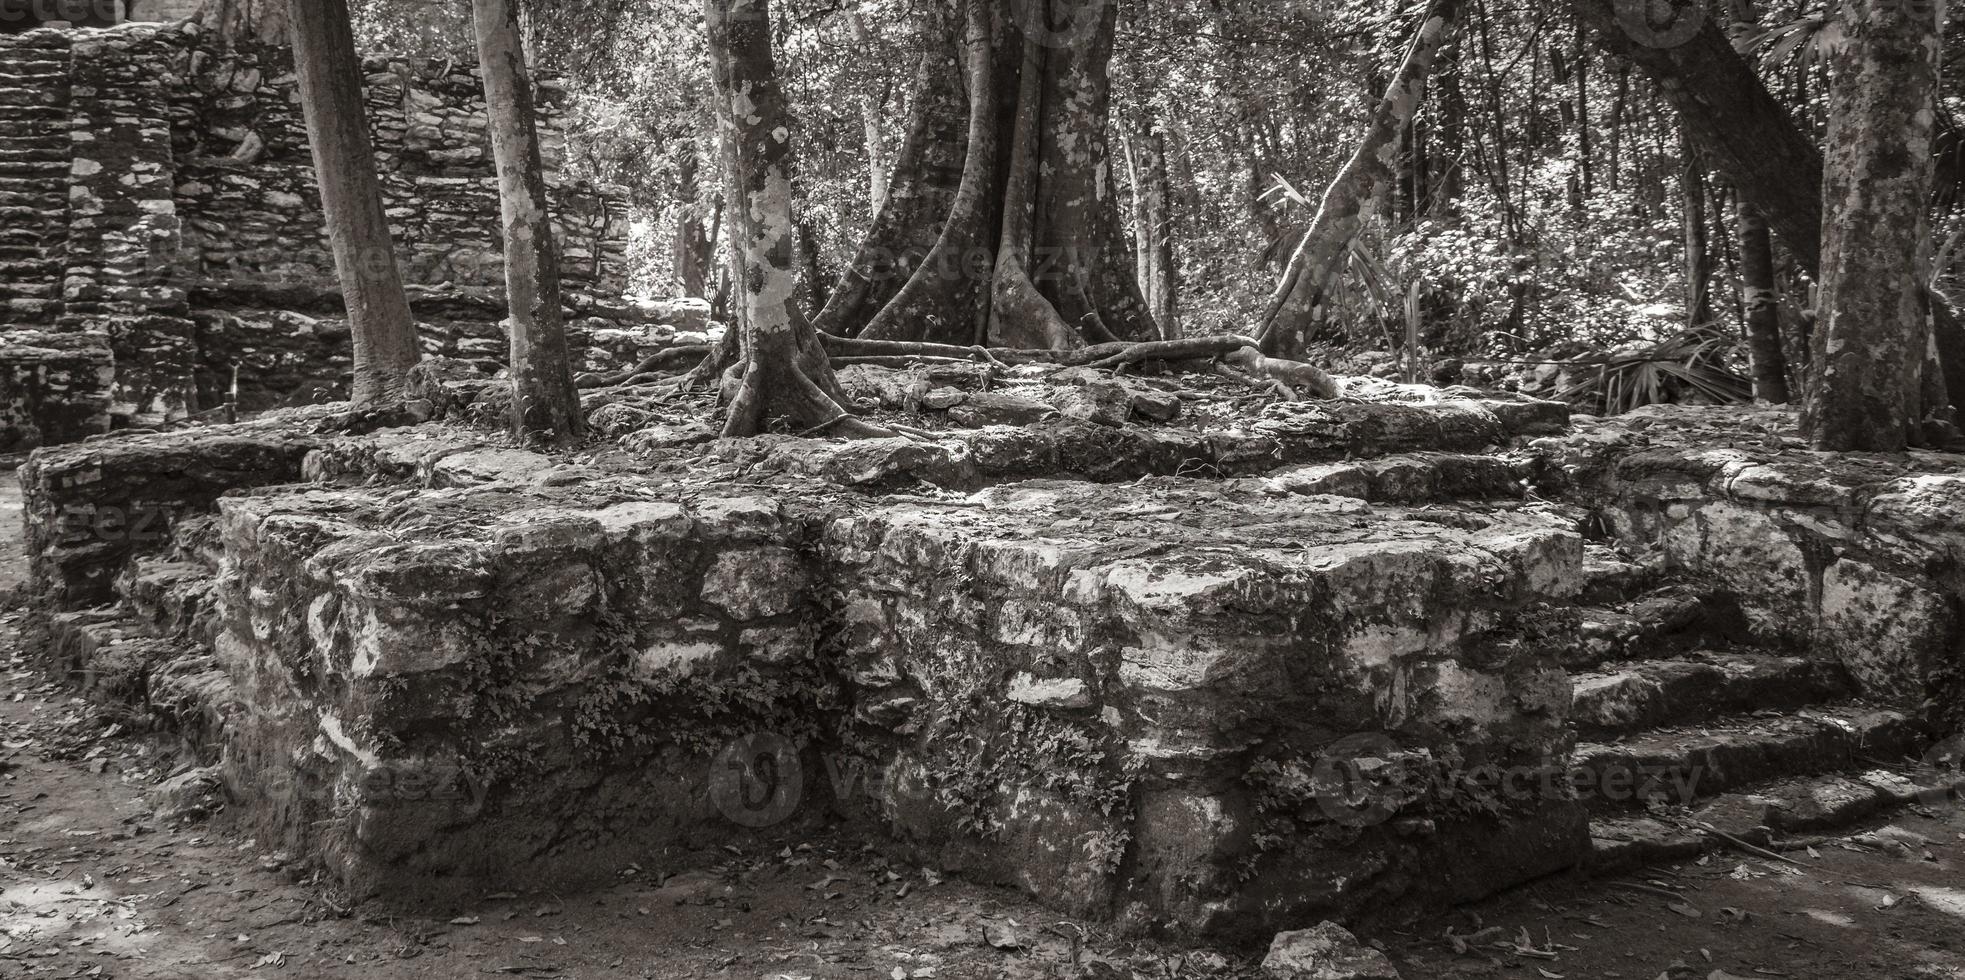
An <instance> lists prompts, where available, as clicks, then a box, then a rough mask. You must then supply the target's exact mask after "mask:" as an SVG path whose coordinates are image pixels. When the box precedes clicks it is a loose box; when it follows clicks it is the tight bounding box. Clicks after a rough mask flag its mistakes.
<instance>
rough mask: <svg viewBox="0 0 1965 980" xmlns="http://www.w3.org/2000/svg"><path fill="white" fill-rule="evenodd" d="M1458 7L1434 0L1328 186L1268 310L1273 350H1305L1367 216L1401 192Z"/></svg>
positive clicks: (1267, 338)
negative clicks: (1404, 160)
mask: <svg viewBox="0 0 1965 980" xmlns="http://www.w3.org/2000/svg"><path fill="white" fill-rule="evenodd" d="M1455 6H1456V4H1455V0H1434V2H1433V5H1432V7H1431V9H1429V10H1428V11H1427V12H1426V17H1425V20H1424V21H1422V22H1421V23H1420V26H1419V32H1418V35H1417V36H1415V37H1414V38H1413V41H1412V46H1411V48H1410V49H1408V51H1407V52H1406V58H1405V63H1404V64H1402V65H1400V66H1399V70H1398V72H1397V73H1396V74H1395V75H1394V76H1393V77H1392V84H1391V87H1390V88H1388V89H1387V90H1386V92H1385V97H1384V99H1382V100H1380V102H1379V103H1378V107H1377V109H1376V110H1375V111H1374V112H1373V113H1372V119H1371V125H1370V128H1368V129H1367V130H1366V131H1365V136H1364V139H1363V140H1362V141H1361V142H1360V143H1359V145H1358V151H1357V153H1356V154H1354V155H1353V156H1352V157H1351V162H1349V163H1347V164H1345V166H1344V169H1343V170H1341V171H1339V172H1338V175H1337V178H1336V179H1335V180H1333V181H1331V184H1330V187H1329V188H1328V189H1327V190H1325V192H1324V199H1323V203H1322V204H1321V205H1319V206H1318V208H1317V217H1316V218H1315V220H1313V221H1312V222H1311V224H1310V231H1309V232H1308V233H1307V234H1305V235H1304V236H1303V243H1302V244H1301V245H1299V246H1298V247H1297V250H1296V254H1295V255H1294V256H1292V257H1291V258H1290V263H1289V267H1288V268H1287V269H1286V270H1285V271H1284V273H1283V280H1282V283H1281V284H1280V285H1279V286H1277V287H1276V292H1275V294H1274V296H1272V297H1271V298H1270V300H1269V307H1268V311H1267V312H1266V313H1265V314H1264V316H1263V319H1262V324H1261V329H1260V331H1259V333H1258V334H1257V336H1258V337H1260V339H1261V340H1262V345H1263V351H1264V352H1265V353H1268V354H1271V355H1278V354H1281V355H1293V354H1295V353H1297V351H1298V348H1299V347H1300V346H1301V344H1302V343H1303V340H1304V338H1305V337H1307V336H1308V335H1309V328H1310V324H1311V318H1312V316H1313V314H1314V312H1315V310H1316V307H1317V304H1318V303H1319V302H1320V301H1321V300H1322V297H1323V294H1324V289H1325V287H1326V286H1328V285H1329V284H1330V281H1331V277H1332V276H1334V275H1336V274H1337V272H1338V269H1339V267H1340V266H1341V265H1342V264H1343V262H1344V257H1345V254H1346V253H1347V252H1348V251H1349V250H1350V248H1351V243H1352V242H1353V241H1354V240H1356V239H1357V237H1358V234H1359V232H1360V231H1362V230H1363V229H1364V224H1365V221H1366V219H1368V218H1369V217H1371V216H1372V215H1374V214H1376V213H1378V210H1379V208H1380V207H1381V202H1382V201H1383V200H1385V199H1386V197H1387V195H1390V194H1393V193H1396V192H1397V179H1398V173H1397V169H1398V155H1399V137H1400V134H1401V133H1403V132H1405V130H1406V128H1407V127H1408V126H1410V125H1411V124H1412V118H1413V115H1414V114H1415V113H1416V112H1417V111H1418V110H1419V102H1420V99H1421V98H1423V97H1424V95H1425V93H1426V81H1427V78H1428V77H1429V76H1431V74H1432V71H1433V62H1434V60H1435V58H1436V57H1437V55H1438V54H1439V51H1440V46H1441V44H1442V43H1444V42H1445V40H1446V36H1447V33H1448V31H1450V30H1451V29H1452V27H1453V20H1454V13H1455Z"/></svg>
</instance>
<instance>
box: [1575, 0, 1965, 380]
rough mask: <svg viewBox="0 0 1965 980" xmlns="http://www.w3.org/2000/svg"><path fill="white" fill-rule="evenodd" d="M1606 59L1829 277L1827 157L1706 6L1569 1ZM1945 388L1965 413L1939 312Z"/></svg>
mask: <svg viewBox="0 0 1965 980" xmlns="http://www.w3.org/2000/svg"><path fill="white" fill-rule="evenodd" d="M1570 3H1571V6H1572V7H1573V8H1574V9H1575V10H1576V12H1577V13H1578V15H1580V16H1581V17H1582V18H1583V21H1584V23H1586V24H1588V25H1590V28H1591V32H1592V36H1593V37H1595V39H1596V41H1597V43H1598V45H1599V46H1601V47H1602V48H1603V49H1604V50H1605V51H1606V52H1608V53H1610V54H1612V55H1615V56H1617V57H1619V58H1621V59H1625V60H1627V61H1629V62H1631V63H1632V64H1635V65H1637V66H1638V67H1639V68H1641V69H1643V71H1644V72H1645V73H1646V74H1647V75H1649V76H1651V78H1652V80H1653V81H1654V82H1656V83H1657V85H1658V87H1659V88H1660V89H1661V90H1662V91H1663V92H1664V94H1665V96H1666V98H1668V99H1669V100H1670V101H1671V103H1672V105H1673V107H1674V108H1676V109H1677V110H1678V115H1679V120H1680V125H1682V126H1685V127H1687V129H1688V130H1689V131H1690V132H1691V135H1692V138H1693V141H1694V142H1695V143H1696V144H1698V146H1699V148H1700V149H1701V150H1703V151H1705V155H1706V160H1707V162H1708V163H1709V164H1710V165H1711V166H1712V167H1713V168H1714V169H1715V170H1718V171H1719V172H1720V173H1722V174H1724V175H1725V177H1726V180H1727V183H1729V184H1731V185H1732V186H1733V187H1734V188H1735V189H1736V190H1738V191H1739V193H1740V195H1741V197H1742V198H1743V199H1744V200H1745V201H1746V202H1747V203H1749V204H1752V205H1753V206H1754V207H1755V208H1756V209H1758V210H1759V211H1760V213H1761V214H1762V215H1764V216H1766V218H1767V223H1768V226H1769V227H1770V228H1772V229H1773V231H1774V233H1775V234H1776V235H1778V236H1780V238H1781V241H1782V243H1783V244H1785V245H1786V246H1787V249H1788V252H1789V253H1790V254H1792V255H1793V256H1794V257H1795V259H1796V261H1798V262H1800V263H1801V267H1802V268H1803V269H1804V270H1806V271H1807V272H1809V273H1810V274H1811V275H1815V274H1818V273H1819V272H1820V270H1821V269H1822V229H1823V224H1822V201H1823V182H1822V172H1823V163H1822V154H1821V151H1820V150H1819V149H1817V148H1816V146H1815V143H1814V141H1813V140H1812V139H1811V138H1810V137H1809V136H1808V134H1807V133H1806V132H1804V131H1803V130H1802V128H1801V127H1800V125H1799V124H1798V123H1796V121H1795V118H1794V116H1793V115H1792V114H1790V113H1789V112H1788V110H1787V109H1786V108H1785V107H1784V106H1782V105H1781V103H1780V102H1779V101H1778V100H1776V99H1775V98H1774V96H1773V94H1772V93H1770V92H1769V91H1768V90H1767V86H1766V85H1765V84H1763V83H1762V82H1761V80H1760V76H1758V75H1756V74H1755V73H1754V70H1753V68H1752V66H1750V65H1749V64H1747V62H1746V61H1745V60H1744V59H1742V58H1741V57H1740V56H1739V55H1738V54H1737V53H1736V52H1735V51H1734V50H1733V44H1732V42H1731V41H1729V40H1728V39H1727V37H1726V34H1725V32H1724V31H1722V30H1721V29H1720V27H1719V25H1718V24H1717V23H1715V22H1714V21H1713V20H1712V18H1711V17H1710V16H1708V15H1707V14H1706V12H1705V7H1704V5H1703V4H1700V3H1696V2H1692V0H1677V2H1676V3H1675V5H1672V6H1670V10H1671V11H1672V12H1673V13H1672V16H1670V17H1667V18H1664V19H1662V20H1658V21H1651V20H1647V19H1645V18H1644V17H1643V15H1642V14H1634V13H1633V11H1642V10H1644V9H1646V8H1645V5H1643V4H1634V3H1631V2H1630V0H1570ZM1931 316H1932V320H1933V321H1934V327H1935V332H1934V336H1935V338H1936V343H1937V346H1938V350H1939V354H1940V360H1941V363H1942V369H1943V371H1944V375H1945V388H1946V390H1947V392H1948V393H1949V395H1950V397H1951V402H1952V404H1953V405H1954V406H1965V324H1961V323H1960V322H1959V318H1958V316H1957V314H1955V313H1954V312H1953V311H1952V310H1951V308H1950V307H1949V306H1947V305H1946V304H1945V303H1944V302H1942V301H1934V302H1933V303H1932V304H1931Z"/></svg>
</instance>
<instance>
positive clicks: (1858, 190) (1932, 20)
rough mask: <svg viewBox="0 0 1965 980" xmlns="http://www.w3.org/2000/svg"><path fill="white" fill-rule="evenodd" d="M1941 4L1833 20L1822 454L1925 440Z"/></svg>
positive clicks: (1815, 429)
mask: <svg viewBox="0 0 1965 980" xmlns="http://www.w3.org/2000/svg"><path fill="white" fill-rule="evenodd" d="M1942 7H1943V5H1941V4H1918V3H1903V2H1900V0H1846V2H1844V3H1843V4H1842V6H1841V8H1840V9H1839V11H1838V13H1837V14H1836V19H1835V21H1833V22H1832V24H1831V26H1830V28H1829V30H1831V31H1833V32H1835V33H1834V34H1831V35H1830V40H1831V41H1832V42H1833V43H1834V55H1833V57H1832V62H1831V63H1832V65H1833V82H1832V83H1831V86H1830V96H1829V105H1830V116H1829V132H1828V154H1827V179H1826V180H1825V182H1824V184H1823V208H1824V210H1825V211H1826V212H1827V214H1828V221H1827V223H1826V224H1824V226H1823V230H1822V276H1821V282H1822V298H1821V302H1820V305H1819V306H1818V307H1817V312H1818V316H1819V318H1820V321H1819V324H1818V327H1817V329H1816V332H1815V337H1816V340H1815V359H1814V360H1815V372H1816V377H1815V383H1814V384H1813V385H1812V386H1811V390H1810V391H1809V395H1808V408H1807V411H1806V412H1804V413H1803V416H1802V427H1803V430H1804V431H1806V432H1807V433H1808V436H1809V438H1810V439H1811V441H1813V443H1814V444H1815V447H1816V448H1817V449H1825V450H1837V451H1863V452H1896V451H1899V450H1902V449H1904V448H1906V447H1907V446H1909V445H1911V444H1912V443H1915V442H1918V441H1919V431H1918V429H1919V422H1920V420H1921V419H1922V418H1923V416H1924V412H1923V405H1922V402H1923V392H1922V384H1921V380H1922V376H1923V373H1924V364H1925V359H1926V352H1927V351H1928V349H1929V345H1930V341H1929V334H1927V333H1926V330H1927V323H1926V319H1925V316H1926V308H1925V305H1924V293H1925V289H1924V284H1925V271H1924V270H1925V266H1926V265H1927V264H1928V261H1929V254H1928V249H1929V240H1930V235H1929V229H1930V221H1929V217H1928V213H1927V211H1926V200H1927V198H1928V196H1929V194H1930V190H1931V177H1932V172H1933V163H1932V159H1933V158H1932V155H1931V150H1932V137H1933V129H1934V119H1933V112H1932V106H1933V104H1934V102H1933V100H1934V98H1935V96H1936V92H1937V83H1938V71H1939V51H1940V46H1941V44H1940V37H1939V26H1940V25H1939V19H1940V15H1939V14H1938V13H1937V12H1938V11H1939V10H1941V9H1942Z"/></svg>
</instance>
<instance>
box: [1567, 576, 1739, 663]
mask: <svg viewBox="0 0 1965 980" xmlns="http://www.w3.org/2000/svg"><path fill="white" fill-rule="evenodd" d="M1708 611H1709V610H1708V596H1707V595H1706V594H1705V593H1704V592H1702V591H1700V590H1698V589H1695V588H1692V587H1690V586H1682V585H1671V586H1665V587H1663V588H1660V589H1658V590H1657V591H1654V592H1651V593H1649V594H1646V595H1644V596H1643V597H1641V598H1638V599H1635V600H1632V601H1629V602H1625V603H1621V604H1618V605H1615V606H1583V607H1581V608H1579V609H1578V610H1577V622H1576V642H1575V643H1574V644H1573V645H1571V646H1570V647H1569V648H1568V649H1566V650H1565V651H1564V652H1563V666H1564V667H1567V668H1569V669H1570V670H1572V671H1574V670H1588V669H1590V668H1593V667H1596V666H1598V665H1601V664H1606V663H1612V662H1615V661H1621V660H1647V659H1652V658H1656V657H1665V656H1670V655H1672V654H1674V653H1679V652H1682V651H1684V650H1687V649H1689V648H1691V647H1693V646H1696V645H1698V643H1699V642H1700V641H1702V640H1706V639H1711V637H1710V635H1709V631H1706V630H1704V629H1702V627H1703V626H1705V625H1706V621H1707V619H1708Z"/></svg>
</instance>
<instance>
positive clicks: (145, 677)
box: [48, 607, 184, 705]
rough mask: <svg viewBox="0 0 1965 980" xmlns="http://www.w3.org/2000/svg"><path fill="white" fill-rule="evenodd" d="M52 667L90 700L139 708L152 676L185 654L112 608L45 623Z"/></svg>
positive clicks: (178, 646)
mask: <svg viewBox="0 0 1965 980" xmlns="http://www.w3.org/2000/svg"><path fill="white" fill-rule="evenodd" d="M48 625H49V634H50V636H49V639H50V640H51V641H52V642H51V650H52V652H53V654H54V656H55V658H56V662H57V663H58V664H60V665H61V668H62V670H63V672H64V673H65V674H66V675H67V676H68V677H70V678H71V679H73V680H74V681H75V682H76V683H77V684H78V685H79V686H80V687H81V688H82V690H83V692H84V693H86V694H88V695H89V696H90V697H93V698H97V699H102V700H109V701H114V702H118V703H122V704H130V705H140V704H143V703H146V701H147V700H148V696H149V685H150V677H151V675H152V674H153V673H155V672H156V671H157V669H158V668H159V667H161V666H162V665H164V664H166V663H168V662H169V661H170V660H172V659H173V658H175V657H177V656H179V655H180V654H182V653H183V652H184V648H183V646H182V645H181V644H179V643H177V642H173V641H171V640H166V639H161V638H159V637H157V636H156V635H154V634H153V633H152V632H151V631H150V630H149V629H147V628H145V627H144V626H143V625H142V624H141V623H138V622H136V621H135V620H134V619H131V618H130V617H129V615H128V614H127V613H125V612H124V611H123V610H121V609H118V608H115V607H101V608H96V609H84V610H79V611H76V612H66V613H58V614H56V615H55V616H53V617H51V618H50V619H49V623H48Z"/></svg>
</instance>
